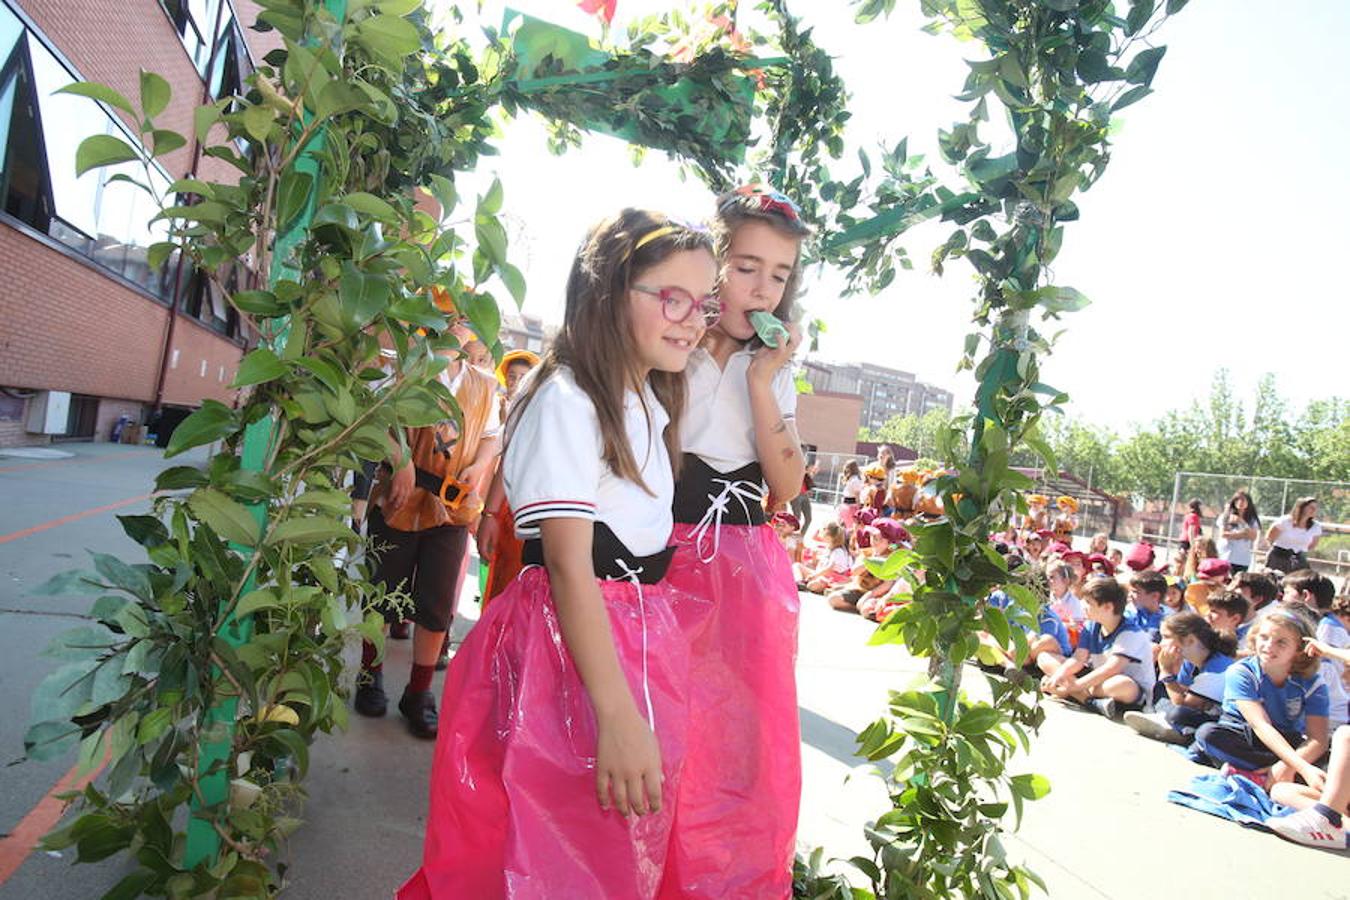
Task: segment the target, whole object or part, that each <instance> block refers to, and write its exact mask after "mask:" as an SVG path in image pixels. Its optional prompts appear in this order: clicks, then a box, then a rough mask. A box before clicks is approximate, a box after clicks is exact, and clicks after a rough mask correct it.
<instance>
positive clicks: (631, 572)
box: [614, 558, 656, 731]
mask: <svg viewBox="0 0 1350 900" xmlns="http://www.w3.org/2000/svg"><path fill="white" fill-rule="evenodd" d="M614 564H615V565H617V566H618V567H619V568H620V569H622V570H623V577H624V578H626V579H627V580H628V581H630V582H632V584H633V587H634V588H635V589H636V590H637V600H638V619H639V621H640V623H641V626H642V699H643V700H645V701H646V702H647V724H648V725H649V726H651V729H652V731H656V712H655V711H654V710H653V709H652V688H651V684H650V683H649V682H648V681H647V601H646V598H645V597H643V596H642V582H641V581H640V580H639V579H638V576H639V575H641V574H642V566H638V567H637V568H636V569H634V568H631V567H630V566H629V565H628V561H627V560H624V559H622V558H620V559H616V560H614Z"/></svg>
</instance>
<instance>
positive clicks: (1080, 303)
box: [1035, 286, 1092, 313]
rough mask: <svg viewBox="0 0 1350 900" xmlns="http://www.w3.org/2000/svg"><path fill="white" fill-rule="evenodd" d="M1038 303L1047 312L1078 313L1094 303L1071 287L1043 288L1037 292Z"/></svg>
mask: <svg viewBox="0 0 1350 900" xmlns="http://www.w3.org/2000/svg"><path fill="white" fill-rule="evenodd" d="M1035 294H1036V302H1037V303H1038V304H1039V305H1040V307H1041V308H1042V309H1044V310H1045V311H1046V312H1052V313H1061V312H1078V311H1079V310H1081V309H1085V308H1087V306H1088V305H1089V304H1091V303H1092V301H1091V300H1089V299H1088V298H1087V297H1086V296H1084V295H1083V293H1082V292H1081V291H1078V290H1076V289H1074V288H1071V287H1053V286H1051V287H1043V288H1040V289H1039V290H1037V291H1036V292H1035Z"/></svg>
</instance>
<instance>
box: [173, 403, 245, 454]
mask: <svg viewBox="0 0 1350 900" xmlns="http://www.w3.org/2000/svg"><path fill="white" fill-rule="evenodd" d="M235 428H236V422H235V414H234V410H232V409H230V408H229V407H228V406H226V405H225V404H223V403H221V402H219V401H217V400H203V401H202V406H201V409H199V410H197V411H196V412H194V413H193V414H192V415H190V416H188V417H187V418H186V419H184V420H183V421H182V422H179V423H178V427H177V428H175V429H174V430H173V436H172V437H170V438H169V446H168V447H167V448H166V449H165V451H164V455H165V457H170V456H177V455H178V454H179V453H182V452H183V451H184V450H190V449H192V448H193V447H200V446H201V445H202V444H209V443H211V442H212V441H218V440H220V439H221V438H223V437H225V436H226V435H228V434H230V433H231V432H233V431H234V430H235Z"/></svg>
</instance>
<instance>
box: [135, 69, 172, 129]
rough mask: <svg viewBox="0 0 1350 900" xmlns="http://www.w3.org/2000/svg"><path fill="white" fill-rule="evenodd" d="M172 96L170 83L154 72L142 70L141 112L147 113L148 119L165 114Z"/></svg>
mask: <svg viewBox="0 0 1350 900" xmlns="http://www.w3.org/2000/svg"><path fill="white" fill-rule="evenodd" d="M172 96H173V89H172V88H170V87H169V82H167V81H165V80H164V79H163V78H162V77H160V76H159V75H156V74H155V73H154V72H147V71H145V70H144V69H141V112H143V113H145V118H146V119H153V118H154V117H155V116H157V115H159V114H160V113H162V112H164V108H165V107H167V106H168V105H169V98H170V97H172Z"/></svg>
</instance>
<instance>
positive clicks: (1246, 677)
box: [1223, 656, 1330, 734]
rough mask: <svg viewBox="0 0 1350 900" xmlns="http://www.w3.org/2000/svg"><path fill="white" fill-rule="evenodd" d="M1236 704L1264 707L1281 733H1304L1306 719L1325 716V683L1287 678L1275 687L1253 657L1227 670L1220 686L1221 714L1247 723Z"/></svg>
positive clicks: (1328, 704)
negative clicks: (1245, 702) (1250, 702)
mask: <svg viewBox="0 0 1350 900" xmlns="http://www.w3.org/2000/svg"><path fill="white" fill-rule="evenodd" d="M1239 700H1257V701H1259V702H1260V703H1261V705H1262V706H1263V707H1265V710H1266V715H1268V716H1270V722H1271V724H1272V725H1274V726H1275V727H1276V728H1278V729H1280V730H1281V731H1296V732H1298V733H1299V734H1303V733H1304V732H1305V731H1306V730H1307V718H1308V716H1326V714H1327V712H1328V709H1329V707H1330V702H1329V700H1328V697H1327V686H1326V682H1324V681H1322V676H1321V675H1320V674H1319V675H1314V676H1313V677H1312V678H1299V677H1298V676H1297V675H1290V676H1289V677H1288V678H1287V679H1286V680H1285V682H1284V684H1283V685H1279V686H1277V685H1276V684H1275V682H1273V681H1271V680H1270V679H1269V678H1268V677H1267V676H1266V673H1265V672H1263V671H1262V670H1261V663H1260V661H1259V660H1258V659H1257V658H1256V657H1255V656H1248V657H1245V658H1243V659H1240V660H1238V661H1237V662H1235V663H1233V665H1231V666H1229V667H1228V673H1227V675H1225V676H1224V685H1223V714H1224V715H1225V716H1226V717H1228V718H1231V719H1235V720H1237V721H1244V722H1245V721H1246V720H1245V719H1244V718H1243V716H1242V713H1241V712H1240V711H1239V710H1238V706H1237V705H1238V701H1239Z"/></svg>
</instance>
